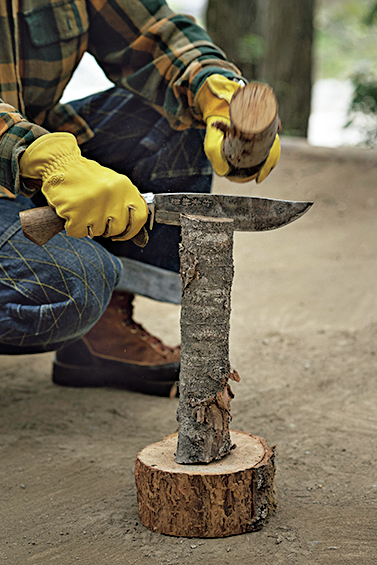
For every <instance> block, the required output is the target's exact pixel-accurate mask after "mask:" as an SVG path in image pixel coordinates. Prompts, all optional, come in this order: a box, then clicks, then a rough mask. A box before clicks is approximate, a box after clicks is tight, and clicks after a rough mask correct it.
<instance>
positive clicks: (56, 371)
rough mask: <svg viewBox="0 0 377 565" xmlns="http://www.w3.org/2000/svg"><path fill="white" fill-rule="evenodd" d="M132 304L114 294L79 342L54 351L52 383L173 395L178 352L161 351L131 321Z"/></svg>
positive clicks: (123, 295)
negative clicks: (96, 320)
mask: <svg viewBox="0 0 377 565" xmlns="http://www.w3.org/2000/svg"><path fill="white" fill-rule="evenodd" d="M133 298H134V297H133V295H132V294H128V293H125V292H114V293H113V296H112V298H111V301H110V304H109V306H108V307H107V309H106V311H105V313H104V314H103V316H102V317H101V319H100V320H99V321H98V322H97V324H96V325H95V326H94V327H93V328H92V329H91V330H90V331H89V332H88V333H87V334H86V335H85V336H84V337H83V338H81V339H80V340H78V341H76V342H75V343H73V344H71V345H68V346H67V347H64V348H62V349H60V350H59V351H57V353H56V356H55V359H54V367H53V381H54V383H56V384H59V385H64V386H74V387H101V386H112V387H120V388H125V389H128V390H133V391H136V392H143V393H145V394H154V395H158V396H175V395H176V391H177V381H178V378H179V361H180V346H178V347H174V348H173V347H168V346H166V345H164V344H163V343H162V341H161V340H160V339H158V338H157V337H154V336H152V335H151V334H149V333H148V332H147V331H146V330H145V329H144V328H143V327H142V326H141V325H140V324H137V323H136V322H134V321H133V319H132V313H133V307H132V301H133Z"/></svg>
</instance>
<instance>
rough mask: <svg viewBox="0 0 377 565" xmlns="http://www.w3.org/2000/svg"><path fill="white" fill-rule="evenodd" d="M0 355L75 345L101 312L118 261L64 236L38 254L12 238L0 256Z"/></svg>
mask: <svg viewBox="0 0 377 565" xmlns="http://www.w3.org/2000/svg"><path fill="white" fill-rule="evenodd" d="M0 267H1V273H0V287H1V290H0V344H1V347H0V352H1V353H6V352H7V348H9V353H12V352H14V351H12V349H13V348H21V349H22V352H24V353H28V352H36V351H41V352H42V351H50V350H54V349H58V348H59V347H61V346H62V345H64V344H67V343H69V342H71V341H74V340H76V339H79V338H80V337H82V336H83V335H85V333H87V332H88V331H89V329H90V328H91V327H92V326H93V325H94V324H95V323H96V322H97V321H98V319H99V318H100V317H101V315H102V314H103V312H104V310H105V309H106V307H107V305H108V303H109V300H110V298H111V295H112V292H113V289H114V287H115V286H116V283H117V281H118V279H119V276H120V272H121V268H122V267H121V263H120V261H119V260H118V259H117V258H116V257H114V256H113V255H111V254H110V253H109V252H107V251H106V250H105V249H104V248H103V247H101V246H100V245H99V244H98V243H96V242H94V241H92V240H90V239H89V238H84V239H79V240H75V239H72V238H68V237H67V236H66V235H65V234H64V233H63V234H59V235H58V236H56V237H54V238H53V239H52V240H50V242H49V243H48V244H47V245H45V246H43V247H42V248H40V247H37V246H36V245H34V244H33V243H31V242H29V241H28V240H26V239H25V238H24V237H23V235H22V233H21V232H17V233H16V234H15V235H14V236H13V237H12V238H11V240H9V242H7V243H6V244H5V245H4V246H3V247H2V248H1V250H0Z"/></svg>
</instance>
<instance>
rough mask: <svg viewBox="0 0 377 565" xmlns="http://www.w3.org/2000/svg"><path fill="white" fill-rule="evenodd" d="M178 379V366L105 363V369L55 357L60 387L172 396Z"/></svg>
mask: <svg viewBox="0 0 377 565" xmlns="http://www.w3.org/2000/svg"><path fill="white" fill-rule="evenodd" d="M178 379H179V363H171V364H169V365H163V366H161V365H160V366H158V365H156V366H143V365H133V364H132V365H131V364H128V363H117V362H116V361H112V362H109V361H106V366H101V365H90V366H85V365H67V364H65V363H62V362H61V361H59V360H58V359H57V358H56V356H55V359H54V361H53V371H52V381H53V382H54V383H55V384H56V385H59V386H69V387H76V388H99V387H112V388H122V389H126V390H131V391H133V392H141V393H143V394H151V395H154V396H171V392H172V388H173V387H174V385H178Z"/></svg>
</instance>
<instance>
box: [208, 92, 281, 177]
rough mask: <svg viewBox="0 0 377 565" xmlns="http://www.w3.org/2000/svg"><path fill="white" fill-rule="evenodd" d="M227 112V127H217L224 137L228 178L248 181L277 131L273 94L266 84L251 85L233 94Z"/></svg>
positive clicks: (276, 115) (266, 154)
mask: <svg viewBox="0 0 377 565" xmlns="http://www.w3.org/2000/svg"><path fill="white" fill-rule="evenodd" d="M229 113H230V121H231V125H230V126H226V125H224V124H223V123H221V122H219V123H218V124H217V127H218V128H219V129H221V130H222V131H224V134H225V135H224V144H223V154H224V157H225V158H226V160H227V161H228V163H229V165H230V171H229V173H228V174H227V178H231V177H238V178H249V177H250V176H252V175H254V174H255V173H257V172H258V170H259V169H260V167H261V165H262V164H263V162H264V161H265V160H266V159H267V157H268V154H269V152H270V149H271V146H272V144H273V142H274V140H275V137H276V134H277V132H278V130H279V128H280V121H279V116H278V104H277V100H276V97H275V94H274V91H273V90H272V88H271V87H270V86H268V84H265V83H261V82H252V83H250V84H248V85H246V86H245V87H244V88H240V89H238V90H237V91H236V92H235V93H234V95H233V97H232V99H231V102H230V108H229ZM215 125H216V124H215Z"/></svg>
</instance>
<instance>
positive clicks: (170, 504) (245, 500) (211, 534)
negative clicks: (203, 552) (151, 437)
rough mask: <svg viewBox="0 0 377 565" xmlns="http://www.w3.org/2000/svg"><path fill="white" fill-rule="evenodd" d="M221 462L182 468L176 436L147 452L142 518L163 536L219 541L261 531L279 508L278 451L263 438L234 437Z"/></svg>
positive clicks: (140, 482) (140, 489)
mask: <svg viewBox="0 0 377 565" xmlns="http://www.w3.org/2000/svg"><path fill="white" fill-rule="evenodd" d="M230 435H231V441H232V443H233V444H234V445H235V448H234V449H232V451H231V452H230V453H229V455H227V456H226V457H224V458H223V459H221V460H220V461H213V462H212V463H209V464H207V465H180V464H178V463H177V462H176V461H175V453H176V447H177V434H172V435H169V436H167V437H166V438H164V439H163V440H162V441H160V442H158V443H155V444H152V445H149V446H147V447H146V448H144V449H143V450H142V451H141V452H140V453H139V454H138V456H137V459H136V463H135V481H136V487H137V496H138V507H139V517H140V520H141V522H142V523H143V524H144V526H146V527H147V528H149V529H150V530H152V531H153V532H159V533H161V534H167V535H172V536H181V537H182V536H183V537H198V538H217V537H227V536H231V535H237V534H243V533H247V532H253V531H256V530H259V529H261V527H262V526H263V525H264V524H265V523H266V522H267V520H268V518H269V516H270V514H271V512H272V511H273V510H274V509H275V507H276V502H275V498H274V490H273V479H274V474H275V466H274V451H273V449H271V448H270V447H269V446H268V445H267V443H266V441H265V440H264V439H263V438H260V437H258V436H254V435H251V434H247V433H245V432H233V431H232V432H230Z"/></svg>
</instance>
